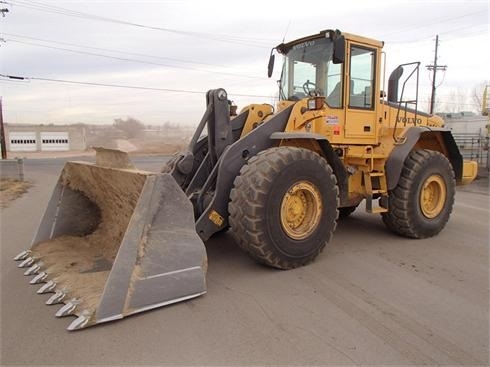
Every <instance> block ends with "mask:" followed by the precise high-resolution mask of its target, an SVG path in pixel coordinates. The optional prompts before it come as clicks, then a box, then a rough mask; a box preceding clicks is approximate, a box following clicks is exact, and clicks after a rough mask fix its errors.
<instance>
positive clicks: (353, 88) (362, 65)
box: [349, 46, 376, 110]
mask: <svg viewBox="0 0 490 367" xmlns="http://www.w3.org/2000/svg"><path fill="white" fill-rule="evenodd" d="M375 65H376V53H375V50H373V49H369V48H365V47H360V46H351V49H350V80H349V82H350V92H349V107H350V108H361V109H370V110H372V109H374V93H373V91H374V72H375Z"/></svg>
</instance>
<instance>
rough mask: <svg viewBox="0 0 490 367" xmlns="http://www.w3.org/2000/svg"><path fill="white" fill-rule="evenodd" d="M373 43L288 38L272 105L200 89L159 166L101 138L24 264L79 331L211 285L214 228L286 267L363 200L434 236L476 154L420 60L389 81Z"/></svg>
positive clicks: (65, 173) (73, 170)
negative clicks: (433, 99) (176, 144)
mask: <svg viewBox="0 0 490 367" xmlns="http://www.w3.org/2000/svg"><path fill="white" fill-rule="evenodd" d="M382 48H383V43H382V42H380V41H376V40H373V39H369V38H365V37H361V36H356V35H352V34H348V33H343V32H340V31H338V30H325V31H322V32H319V33H318V34H314V35H311V36H308V37H304V38H301V39H297V40H295V41H292V42H288V43H281V44H280V45H278V46H277V47H274V48H273V49H272V51H271V56H270V59H269V64H268V74H269V77H270V76H271V75H272V73H273V68H274V64H275V56H276V54H281V55H283V59H284V61H283V66H282V73H281V77H280V80H279V102H278V103H277V106H276V108H274V107H273V106H271V105H269V104H252V105H249V106H247V107H245V108H243V109H242V110H241V111H240V112H239V113H238V114H236V113H235V108H233V107H234V106H232V105H231V102H230V100H229V98H228V95H227V93H226V91H225V90H224V89H221V88H219V89H214V90H210V91H208V92H207V94H206V102H207V108H206V111H205V113H204V116H203V117H202V120H201V121H200V123H199V125H198V127H197V129H196V132H195V134H194V136H193V138H192V139H191V141H190V143H189V147H188V149H187V150H186V151H183V152H181V153H179V154H177V155H175V156H174V157H173V158H172V159H171V160H170V161H169V162H168V163H167V164H166V165H164V167H163V168H162V171H161V172H146V171H141V170H137V169H136V168H135V167H134V166H133V165H132V163H131V162H130V160H129V158H128V157H127V155H126V153H123V152H120V151H116V150H108V149H103V148H96V151H97V152H96V161H95V164H91V163H87V162H68V163H66V165H65V167H64V168H63V170H62V172H61V175H60V178H59V180H58V183H57V185H56V187H55V188H54V192H53V194H52V197H51V199H50V200H49V203H48V205H47V208H46V211H45V214H44V216H43V217H42V220H41V224H40V226H39V228H38V230H37V233H36V234H35V236H34V239H33V242H32V245H31V247H30V249H29V250H26V251H23V252H21V253H20V254H19V255H18V256H16V258H15V260H17V261H19V263H18V266H19V267H21V268H25V275H27V276H31V278H30V283H31V284H40V285H41V287H40V288H39V290H38V291H37V292H38V293H41V294H44V293H50V296H49V298H47V301H46V303H47V304H62V306H61V308H60V309H59V310H58V311H57V312H56V316H59V317H62V316H68V315H72V316H76V317H77V318H76V319H75V320H73V322H72V323H71V324H70V325H69V327H68V330H77V329H82V328H85V327H88V326H91V325H95V324H99V323H103V322H108V321H112V320H116V319H120V318H123V317H125V316H128V315H131V314H134V313H138V312H142V311H145V310H149V309H152V308H156V307H160V306H163V305H167V304H171V303H175V302H179V301H183V300H187V299H190V298H193V297H197V296H200V295H202V294H204V293H205V292H206V281H205V273H206V269H207V258H206V250H205V247H204V242H205V241H206V240H208V239H209V238H210V237H211V236H213V235H214V234H216V233H218V232H221V231H226V230H228V231H230V232H231V234H232V236H233V237H234V239H235V240H236V243H237V244H238V245H239V246H240V247H241V248H242V249H243V250H244V251H245V252H246V253H248V254H249V255H250V256H251V257H252V258H254V259H256V260H257V261H259V262H261V263H263V264H265V265H269V266H272V267H275V268H279V269H292V268H295V267H299V266H303V265H306V264H308V263H310V262H312V261H313V260H314V259H315V258H316V257H317V256H318V255H319V253H320V252H321V251H322V250H323V248H324V247H325V246H326V244H327V243H329V242H330V241H331V239H332V234H333V232H334V230H335V227H336V223H337V220H338V219H339V218H342V217H346V216H348V215H349V214H351V213H352V212H353V211H354V210H355V209H356V208H357V207H358V205H359V204H360V203H361V202H362V201H364V202H365V210H366V211H367V212H369V213H373V214H379V215H381V218H382V220H383V222H384V223H385V224H386V226H387V227H388V229H390V230H391V231H393V232H394V233H395V234H397V235H401V236H405V237H409V238H427V237H431V236H435V235H437V234H438V233H439V232H440V231H441V230H442V229H443V228H444V226H445V225H446V223H447V221H448V219H449V216H450V214H451V211H452V207H453V203H454V196H455V186H456V185H464V184H467V183H470V182H471V181H472V180H473V179H474V178H475V177H476V173H477V164H476V162H472V161H464V160H463V158H462V156H461V153H460V152H459V149H458V146H457V145H456V143H455V141H454V138H453V136H452V135H451V132H450V131H449V130H447V129H445V128H444V124H443V121H442V119H441V118H439V117H437V116H431V115H428V114H426V113H423V112H421V111H419V110H418V109H417V107H418V106H417V100H418V98H417V97H418V96H417V94H418V69H419V63H408V64H403V65H400V66H399V67H397V68H396V69H395V70H394V71H393V72H392V73H391V75H390V76H389V78H388V83H387V84H388V86H387V87H388V88H387V92H385V91H384V90H383V85H382V82H383V84H384V80H385V77H384V74H385V71H384V67H383V65H384V57H385V56H384V53H382ZM413 84H415V88H413ZM411 85H412V87H411ZM409 92H410V93H409ZM408 94H410V95H412V96H413V95H414V94H415V98H413V97H407V95H408Z"/></svg>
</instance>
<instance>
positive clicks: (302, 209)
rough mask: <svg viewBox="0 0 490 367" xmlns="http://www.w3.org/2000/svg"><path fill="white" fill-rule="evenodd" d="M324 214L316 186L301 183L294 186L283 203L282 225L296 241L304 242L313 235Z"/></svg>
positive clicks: (304, 182)
mask: <svg viewBox="0 0 490 367" xmlns="http://www.w3.org/2000/svg"><path fill="white" fill-rule="evenodd" d="M321 213H322V200H321V195H320V192H319V191H318V189H317V188H316V186H315V185H313V184H312V183H310V182H308V181H300V182H297V183H295V184H294V185H292V186H291V187H290V188H289V190H288V191H287V192H286V194H285V195H284V197H283V199H282V203H281V225H282V228H283V230H284V232H286V234H287V235H288V236H289V237H290V238H292V239H294V240H302V239H304V238H306V237H308V236H309V235H311V234H312V233H313V231H314V230H315V229H316V227H317V226H318V224H319V222H320V215H321Z"/></svg>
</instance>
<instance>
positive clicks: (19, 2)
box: [7, 0, 270, 49]
mask: <svg viewBox="0 0 490 367" xmlns="http://www.w3.org/2000/svg"><path fill="white" fill-rule="evenodd" d="M7 3H8V4H10V5H16V6H20V7H24V8H28V9H31V10H37V11H41V12H46V13H53V14H58V15H64V16H69V17H76V18H81V19H86V20H93V21H99V22H109V23H114V24H120V25H128V26H133V27H137V28H144V29H151V30H156V31H163V32H168V33H174V34H179V35H183V36H188V37H196V38H201V39H208V40H214V41H220V42H228V43H235V44H241V45H245V46H251V47H258V48H266V49H268V48H270V47H269V46H266V45H260V44H258V43H257V40H256V39H252V38H246V37H239V36H229V35H225V34H213V33H204V32H191V31H182V30H178V29H173V28H167V27H157V26H150V25H145V24H141V23H135V22H129V21H125V20H120V19H115V18H109V17H102V16H98V15H94V14H89V13H85V12H79V11H74V10H70V9H67V8H62V7H60V6H53V5H47V4H44V3H42V2H37V1H30V2H28V1H23V0H10V2H7ZM260 41H263V39H260ZM260 41H259V42H260ZM251 42H253V43H251Z"/></svg>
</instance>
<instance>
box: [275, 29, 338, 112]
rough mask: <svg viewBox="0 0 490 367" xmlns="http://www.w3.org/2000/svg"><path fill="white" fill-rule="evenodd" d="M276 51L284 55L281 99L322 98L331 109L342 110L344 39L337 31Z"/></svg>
mask: <svg viewBox="0 0 490 367" xmlns="http://www.w3.org/2000/svg"><path fill="white" fill-rule="evenodd" d="M276 49H277V51H278V52H279V53H281V54H283V55H284V63H283V67H282V73H281V78H280V80H279V98H280V100H287V101H298V100H300V99H302V98H306V97H316V96H323V97H326V101H327V104H328V106H329V107H333V108H341V107H342V95H343V93H342V92H343V70H342V69H343V61H344V60H343V59H344V52H345V40H344V37H343V36H339V33H338V31H324V32H321V33H320V34H317V35H315V36H310V37H306V38H302V39H300V40H296V41H293V42H290V43H287V44H284V43H283V44H281V45H279V46H277V47H276ZM271 59H272V58H271ZM272 63H273V61H272ZM269 65H271V64H269ZM269 72H270V74H272V72H271V70H270V69H269Z"/></svg>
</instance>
